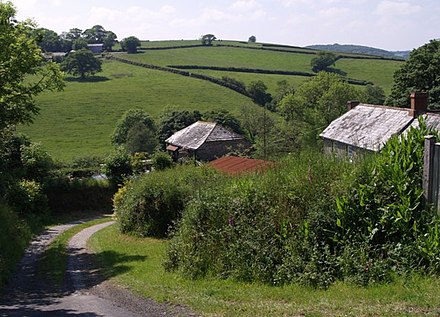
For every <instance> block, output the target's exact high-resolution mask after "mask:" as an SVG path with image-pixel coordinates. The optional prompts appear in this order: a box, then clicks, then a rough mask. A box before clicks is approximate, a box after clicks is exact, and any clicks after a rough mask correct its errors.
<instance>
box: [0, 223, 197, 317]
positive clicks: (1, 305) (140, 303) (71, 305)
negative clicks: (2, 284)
mask: <svg viewBox="0 0 440 317" xmlns="http://www.w3.org/2000/svg"><path fill="white" fill-rule="evenodd" d="M113 223H114V222H112V221H109V222H106V223H102V224H98V225H95V226H92V227H89V228H87V229H84V230H83V231H81V232H79V233H78V234H77V235H75V236H74V237H73V238H72V239H71V240H70V241H69V244H68V254H69V257H68V267H67V272H66V278H65V279H66V285H65V286H64V287H63V290H62V292H59V291H57V292H55V291H54V290H53V288H51V287H50V285H46V283H45V281H42V280H41V279H39V278H38V276H37V274H36V273H37V269H36V267H37V261H38V258H39V256H40V255H41V254H42V253H43V251H44V249H45V248H46V247H47V246H48V245H49V244H50V243H51V241H52V240H53V239H54V238H55V237H56V236H57V235H59V234H60V233H62V232H64V231H65V230H67V229H69V228H70V227H72V226H74V225H76V224H78V222H77V223H72V224H68V225H63V226H57V227H53V228H51V229H49V230H48V231H46V232H45V233H43V234H42V235H40V236H38V237H37V238H36V239H35V240H34V241H33V242H32V243H31V245H30V246H29V248H28V250H26V254H25V256H24V257H23V259H22V261H21V263H20V265H19V269H18V271H17V273H16V274H15V276H14V277H13V278H12V280H11V283H10V287H9V289H8V290H7V291H6V295H5V298H2V299H1V300H0V316H2V317H3V316H61V317H64V316H90V317H93V316H110V317H112V316H115V317H116V316H117V317H134V316H195V315H194V314H192V313H191V312H190V311H188V310H187V309H186V308H184V307H182V306H176V305H169V304H160V303H157V302H154V301H152V300H149V299H144V298H141V297H139V296H136V295H134V294H132V293H131V292H130V291H128V290H126V289H123V288H121V287H117V286H114V285H112V284H111V283H109V282H108V281H106V280H105V279H104V278H103V277H102V276H101V275H100V274H99V268H97V267H96V266H95V265H94V261H93V260H92V256H93V254H92V253H91V252H90V251H89V250H88V249H87V248H86V244H87V240H88V239H89V238H90V237H91V236H92V235H93V234H94V233H95V232H97V231H99V230H101V229H103V228H105V227H107V226H110V225H112V224H113Z"/></svg>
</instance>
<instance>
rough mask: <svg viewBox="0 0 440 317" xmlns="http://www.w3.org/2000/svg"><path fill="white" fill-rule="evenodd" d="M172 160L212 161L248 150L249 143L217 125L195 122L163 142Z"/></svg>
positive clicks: (242, 137)
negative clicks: (187, 158)
mask: <svg viewBox="0 0 440 317" xmlns="http://www.w3.org/2000/svg"><path fill="white" fill-rule="evenodd" d="M165 142H166V144H167V150H168V151H169V152H171V154H172V156H173V158H174V160H178V159H180V158H185V157H189V158H194V159H196V160H199V161H212V160H214V159H216V158H219V157H222V156H224V155H226V154H228V153H231V152H236V151H243V150H245V149H248V148H250V146H251V143H250V142H249V141H248V140H246V138H245V137H244V136H242V135H240V134H237V133H235V132H233V131H231V130H229V129H227V128H225V127H223V126H221V125H220V124H218V123H215V122H205V121H197V122H195V123H193V124H192V125H190V126H188V127H186V128H184V129H182V130H180V131H177V132H176V133H174V134H173V135H172V136H170V137H169V138H168V139H166V140H165Z"/></svg>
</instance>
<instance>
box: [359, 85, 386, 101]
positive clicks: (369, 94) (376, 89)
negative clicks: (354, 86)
mask: <svg viewBox="0 0 440 317" xmlns="http://www.w3.org/2000/svg"><path fill="white" fill-rule="evenodd" d="M362 101H363V102H365V103H370V104H376V105H383V104H384V102H385V91H384V90H383V88H382V87H380V86H376V85H371V84H368V85H367V86H366V87H365V97H364V98H363V99H362Z"/></svg>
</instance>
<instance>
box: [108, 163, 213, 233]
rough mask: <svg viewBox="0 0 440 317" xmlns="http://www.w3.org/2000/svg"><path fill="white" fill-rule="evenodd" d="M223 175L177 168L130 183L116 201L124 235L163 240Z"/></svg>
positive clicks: (155, 173)
mask: <svg viewBox="0 0 440 317" xmlns="http://www.w3.org/2000/svg"><path fill="white" fill-rule="evenodd" d="M218 178H221V176H220V175H218V174H216V173H215V172H214V171H213V170H211V169H210V168H203V167H202V168H196V167H194V166H178V167H176V168H174V169H168V170H163V171H155V172H153V173H149V174H145V175H143V176H140V177H138V178H136V179H133V180H131V181H129V182H128V183H127V184H126V185H125V186H124V187H122V188H121V189H120V190H119V191H118V193H117V194H116V196H115V199H114V212H115V215H116V217H117V223H118V227H119V229H120V231H121V232H123V233H129V234H133V235H137V236H155V237H164V236H166V235H167V233H168V229H169V227H170V226H171V225H172V223H173V222H174V221H176V220H177V219H179V218H180V216H181V214H182V211H183V209H184V208H185V206H186V204H187V203H188V202H189V201H190V200H191V198H193V197H194V196H195V195H197V194H198V191H199V189H200V188H203V187H210V186H212V184H215V182H216V181H217V179H218Z"/></svg>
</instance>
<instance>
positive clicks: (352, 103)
mask: <svg viewBox="0 0 440 317" xmlns="http://www.w3.org/2000/svg"><path fill="white" fill-rule="evenodd" d="M358 104H360V102H359V101H357V100H350V101H347V111H350V110H351V109H354V108H355V107H356V106H357V105H358Z"/></svg>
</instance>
